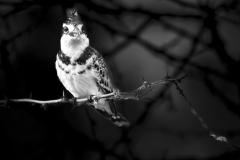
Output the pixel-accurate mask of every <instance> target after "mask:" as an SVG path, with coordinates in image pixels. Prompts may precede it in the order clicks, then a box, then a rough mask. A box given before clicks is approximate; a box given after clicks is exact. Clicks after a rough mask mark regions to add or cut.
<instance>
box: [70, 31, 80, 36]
mask: <svg viewBox="0 0 240 160" xmlns="http://www.w3.org/2000/svg"><path fill="white" fill-rule="evenodd" d="M69 35H70V36H72V37H78V35H79V34H78V32H76V31H72V32H70V33H69Z"/></svg>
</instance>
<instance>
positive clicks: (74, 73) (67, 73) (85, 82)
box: [55, 57, 99, 98]
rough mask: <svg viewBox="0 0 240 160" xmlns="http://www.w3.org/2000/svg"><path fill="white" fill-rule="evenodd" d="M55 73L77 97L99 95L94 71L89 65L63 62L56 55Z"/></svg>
mask: <svg viewBox="0 0 240 160" xmlns="http://www.w3.org/2000/svg"><path fill="white" fill-rule="evenodd" d="M55 65H56V70H57V75H58V77H59V79H60V81H61V82H62V84H63V85H64V87H65V88H66V89H67V90H68V91H69V92H70V93H71V94H72V95H73V96H74V97H77V98H86V97H88V96H89V95H99V93H98V92H99V91H98V87H97V85H96V79H95V74H96V73H95V72H94V71H93V70H92V69H91V67H89V65H90V64H89V65H86V64H85V65H79V64H75V65H72V64H68V65H66V64H64V63H63V62H62V61H61V60H60V59H59V58H58V57H57V60H56V64H55Z"/></svg>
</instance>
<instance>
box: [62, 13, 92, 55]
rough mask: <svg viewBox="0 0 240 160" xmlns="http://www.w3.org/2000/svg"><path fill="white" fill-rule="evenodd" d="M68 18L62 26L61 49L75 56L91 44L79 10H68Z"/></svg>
mask: <svg viewBox="0 0 240 160" xmlns="http://www.w3.org/2000/svg"><path fill="white" fill-rule="evenodd" d="M67 18H68V19H67V21H66V22H65V23H63V26H62V37H61V50H62V52H63V53H65V54H66V55H68V56H70V57H73V56H74V55H75V56H76V54H77V55H78V54H79V53H78V52H81V51H83V50H84V49H85V48H86V47H87V46H88V45H89V39H88V37H87V35H86V34H85V31H84V27H83V23H82V22H81V20H80V18H79V16H78V13H77V10H75V9H71V10H68V11H67Z"/></svg>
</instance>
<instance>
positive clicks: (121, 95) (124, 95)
mask: <svg viewBox="0 0 240 160" xmlns="http://www.w3.org/2000/svg"><path fill="white" fill-rule="evenodd" d="M186 77H187V75H185V76H183V77H181V78H178V79H174V78H171V77H169V76H168V75H167V76H166V77H164V78H163V79H161V80H158V81H155V82H151V83H149V82H147V81H145V80H144V81H143V84H142V85H141V86H140V87H138V88H137V89H136V90H134V91H133V92H120V91H119V90H115V91H114V92H112V93H109V94H104V95H101V96H96V95H92V96H91V97H90V98H89V97H86V98H72V99H67V98H66V97H65V95H64V92H63V96H62V98H60V99H55V100H47V101H43V100H35V99H31V98H29V99H8V98H7V97H6V96H5V100H0V106H2V107H7V105H8V103H9V102H15V103H21V102H24V103H32V104H41V107H46V105H56V104H63V103H72V104H75V105H81V104H83V103H92V102H91V99H92V100H94V101H98V100H100V99H104V98H105V99H116V100H129V99H132V100H139V99H141V98H143V97H144V96H145V95H146V94H143V95H139V92H140V91H142V90H144V89H150V90H152V89H153V86H156V85H168V84H169V83H171V82H174V83H181V80H182V79H184V78H186ZM147 93H148V92H147Z"/></svg>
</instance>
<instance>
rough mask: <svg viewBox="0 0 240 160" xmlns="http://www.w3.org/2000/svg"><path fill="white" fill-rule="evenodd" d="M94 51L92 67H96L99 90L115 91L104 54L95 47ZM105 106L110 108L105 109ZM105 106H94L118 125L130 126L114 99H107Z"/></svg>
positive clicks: (103, 91)
mask: <svg viewBox="0 0 240 160" xmlns="http://www.w3.org/2000/svg"><path fill="white" fill-rule="evenodd" d="M91 49H92V52H95V53H94V55H96V56H95V57H94V58H93V64H92V67H93V68H94V70H95V72H96V73H97V74H96V75H97V76H96V77H95V79H96V84H97V86H98V88H99V91H100V92H101V93H103V94H107V93H111V92H113V87H112V85H111V81H110V78H109V76H108V70H107V66H106V64H105V62H104V59H103V58H102V56H101V55H100V54H99V53H98V52H97V51H96V50H94V49H93V48H91ZM104 107H105V108H106V107H107V108H109V109H104ZM104 107H93V108H94V109H95V110H96V111H97V112H98V113H99V114H101V115H102V116H103V117H105V118H106V119H108V120H110V121H111V122H112V123H113V124H115V125H117V126H129V125H130V123H129V122H128V120H127V119H126V118H124V117H123V116H122V115H121V114H120V113H118V112H117V110H116V106H115V104H114V102H113V100H107V103H105V105H104Z"/></svg>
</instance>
